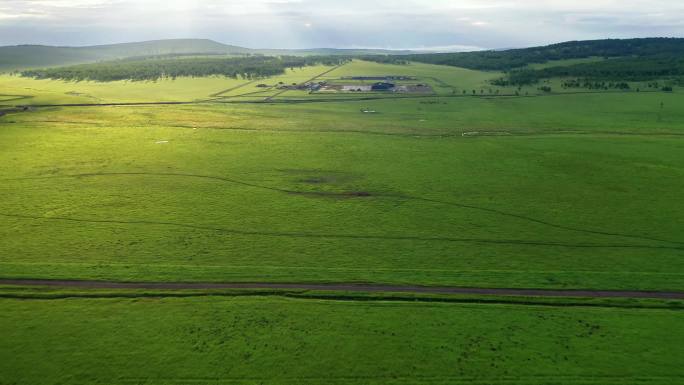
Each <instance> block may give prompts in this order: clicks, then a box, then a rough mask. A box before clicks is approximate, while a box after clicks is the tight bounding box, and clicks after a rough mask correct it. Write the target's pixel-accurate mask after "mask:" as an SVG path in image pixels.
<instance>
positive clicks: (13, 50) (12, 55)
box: [0, 39, 410, 71]
mask: <svg viewBox="0 0 684 385" xmlns="http://www.w3.org/2000/svg"><path fill="white" fill-rule="evenodd" d="M393 53H396V54H407V53H410V52H408V51H396V52H395V51H388V50H357V49H354V50H348V49H334V48H320V49H298V50H297V49H295V50H286V49H250V48H244V47H238V46H233V45H226V44H222V43H218V42H215V41H213V40H208V39H172V40H153V41H145V42H137V43H123V44H110V45H97V46H88V47H53V46H44V45H18V46H6V47H0V71H15V70H21V69H33V68H44V67H55V66H63V65H71V64H86V63H93V62H99V61H105V60H114V59H123V58H129V57H139V56H156V55H188V54H203V55H207V54H210V55H216V54H220V55H246V54H257V55H258V54H263V55H298V56H308V55H364V54H365V55H387V54H393Z"/></svg>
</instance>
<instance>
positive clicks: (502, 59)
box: [364, 38, 684, 71]
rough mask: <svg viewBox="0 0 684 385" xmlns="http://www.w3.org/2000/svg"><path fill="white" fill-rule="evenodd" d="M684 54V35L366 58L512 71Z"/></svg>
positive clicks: (368, 57) (392, 61) (377, 60)
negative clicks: (560, 62) (589, 60)
mask: <svg viewBox="0 0 684 385" xmlns="http://www.w3.org/2000/svg"><path fill="white" fill-rule="evenodd" d="M628 56H636V57H654V56H660V57H664V56H667V57H682V56H684V38H645V39H625V40H618V39H607V40H588V41H571V42H566V43H560V44H553V45H548V46H544V47H532V48H522V49H511V50H504V51H479V52H461V53H441V54H414V55H397V56H382V55H374V56H366V57H364V59H366V60H372V61H376V62H383V63H402V62H409V61H414V62H421V63H429V64H440V65H449V66H455V67H463V68H469V69H476V70H485V71H509V70H512V69H516V68H522V67H525V66H527V65H529V64H535V63H546V62H548V61H552V60H567V59H581V58H589V57H604V58H617V57H628Z"/></svg>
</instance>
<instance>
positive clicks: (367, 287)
mask: <svg viewBox="0 0 684 385" xmlns="http://www.w3.org/2000/svg"><path fill="white" fill-rule="evenodd" d="M0 286H24V287H31V286H44V287H45V286H47V287H54V288H72V289H83V290H91V289H110V290H111V289H114V290H124V289H129V290H130V289H141V290H217V289H244V290H247V289H249V290H255V289H264V290H296V291H307V290H312V291H338V292H357V293H413V294H461V295H485V296H522V297H548V298H554V297H556V298H572V297H574V298H652V299H684V292H674V291H673V292H666V291H610V290H543V289H494V288H466V287H436V286H435V287H431V286H413V285H374V284H354V283H330V284H309V283H301V284H300V283H170V282H169V283H163V282H157V283H149V282H105V281H58V280H30V279H27V280H18V279H0Z"/></svg>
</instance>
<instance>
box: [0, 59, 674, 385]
mask: <svg viewBox="0 0 684 385" xmlns="http://www.w3.org/2000/svg"><path fill="white" fill-rule="evenodd" d="M373 75H376V76H377V75H406V76H414V77H416V78H418V79H420V81H425V82H428V83H429V84H430V85H431V86H432V87H433V88H434V89H435V91H436V92H437V95H432V96H411V95H408V96H403V97H402V96H386V95H381V94H378V95H377V96H373V95H364V97H363V98H362V97H358V96H353V95H336V96H330V95H317V94H309V93H308V92H306V91H295V90H287V91H286V92H283V90H277V89H276V88H275V87H269V88H260V87H257V86H258V85H259V84H266V85H269V86H275V85H278V84H279V83H280V82H282V83H284V84H290V85H291V84H292V83H303V82H306V81H308V80H311V79H317V80H331V81H332V80H335V79H340V78H342V77H345V76H373ZM499 76H501V74H500V73H493V72H480V71H472V70H464V69H459V68H455V67H441V66H435V65H430V64H409V65H383V64H377V63H369V62H363V61H353V62H351V63H349V64H346V65H344V66H341V67H339V68H333V67H324V66H314V67H305V68H302V69H295V70H289V71H288V72H287V73H286V74H285V75H283V76H280V77H274V78H269V79H258V80H255V81H249V80H244V79H242V80H234V79H227V78H222V77H212V78H195V79H191V78H178V79H176V80H161V81H158V82H112V83H95V82H63V81H48V80H35V79H28V78H20V77H16V76H2V77H0V94H2V96H0V104H2V105H4V106H5V107H3V109H4V108H7V110H6V111H8V113H7V114H6V115H4V116H2V117H0V278H37V279H96V280H115V281H160V282H161V281H185V282H240V281H242V282H250V281H258V282H373V283H396V284H411V285H453V286H473V287H498V288H506V287H517V288H568V289H615V290H619V289H624V290H674V291H681V290H684V262H683V261H684V258H683V257H684V226H683V225H682V220H681V218H684V206H683V205H681V204H680V202H681V191H684V156H683V155H682V154H684V109H682V108H681V106H682V103H684V96H682V94H681V93H679V92H674V93H660V92H658V93H657V92H641V93H636V92H615V91H611V92H592V93H561V92H559V93H556V92H554V93H551V94H540V95H537V94H538V93H537V92H536V91H535V89H534V88H529V92H530V93H531V94H532V93H533V94H534V96H529V97H525V96H520V97H515V96H499V97H497V96H492V95H486V96H480V95H478V96H477V97H473V96H462V94H461V91H460V90H462V89H466V90H469V89H471V88H472V89H478V90H479V89H486V88H487V87H489V83H488V82H489V81H490V80H492V79H494V78H497V77H499ZM552 81H553V82H558V83H559V82H560V80H559V79H553V80H552ZM554 84H556V83H554ZM499 90H500V91H501V94H506V93H511V92H514V91H515V89H506V88H499ZM523 90H525V89H524V88H523ZM554 90H555V87H554ZM454 91H456V92H454ZM368 96H370V97H368ZM335 98H337V99H335ZM338 99H339V100H338ZM169 101H177V102H193V101H194V102H196V103H192V104H183V105H145V106H131V105H127V106H121V105H119V106H104V105H101V106H73V107H59V106H53V107H39V108H35V109H29V110H28V111H22V112H19V111H12V110H11V109H9V108H10V106H13V105H41V104H69V103H74V104H80V103H83V104H106V103H136V102H143V103H154V102H169ZM365 109H371V110H373V111H376V113H374V114H369V113H363V112H362V111H363V110H365ZM681 308H682V303H681V301H656V300H653V301H635V300H593V301H589V300H583V299H534V298H492V297H490V298H481V297H474V296H470V297H463V296H436V295H422V296H421V295H404V296H400V295H397V294H394V295H392V294H383V295H381V294H376V295H369V294H358V293H357V294H353V295H352V294H350V293H313V292H297V293H284V292H264V291H260V292H229V291H171V292H169V291H165V292H150V291H106V290H96V291H85V292H82V291H79V290H77V289H60V290H53V289H32V288H11V287H0V309H2V314H3V316H2V317H0V330H3V332H0V385H23V384H27V385H28V384H31V385H36V384H37V385H42V384H45V385H52V384H55V385H56V384H97V383H101V384H155V385H168V384H202V385H204V384H482V385H484V384H511V385H512V384H516V385H523V384H525V385H528V384H532V385H535V384H540V385H541V384H545V385H548V384H596V385H598V384H602V385H603V384H632V383H648V384H663V385H665V384H667V385H670V384H677V383H681V382H682V378H683V377H684V372H682V368H681V365H680V362H679V361H681V360H680V359H679V357H681V356H682V346H684V332H683V331H682V327H681V325H682V321H683V320H682V319H681V318H682V314H683V313H682V311H681Z"/></svg>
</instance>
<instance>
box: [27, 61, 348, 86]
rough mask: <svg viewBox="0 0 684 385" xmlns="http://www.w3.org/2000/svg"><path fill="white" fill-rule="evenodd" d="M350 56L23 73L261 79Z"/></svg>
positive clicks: (105, 65) (112, 64)
mask: <svg viewBox="0 0 684 385" xmlns="http://www.w3.org/2000/svg"><path fill="white" fill-rule="evenodd" d="M347 60H349V59H347V58H344V57H340V56H280V57H273V56H243V57H224V58H216V57H149V58H136V59H133V60H131V59H123V60H115V61H107V62H100V63H94V64H81V65H73V66H67V67H58V68H48V69H39V70H27V71H23V72H22V73H21V74H22V76H26V77H33V78H37V79H61V80H75V81H81V80H92V81H101V82H109V81H117V80H134V81H144V80H158V79H163V78H171V79H175V78H177V77H183V76H187V77H202V76H211V75H222V76H227V77H231V78H238V77H242V78H246V79H252V78H261V77H268V76H275V75H281V74H283V73H285V70H286V69H288V68H299V67H306V66H311V65H318V64H325V65H338V64H341V63H343V62H345V61H347Z"/></svg>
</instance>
